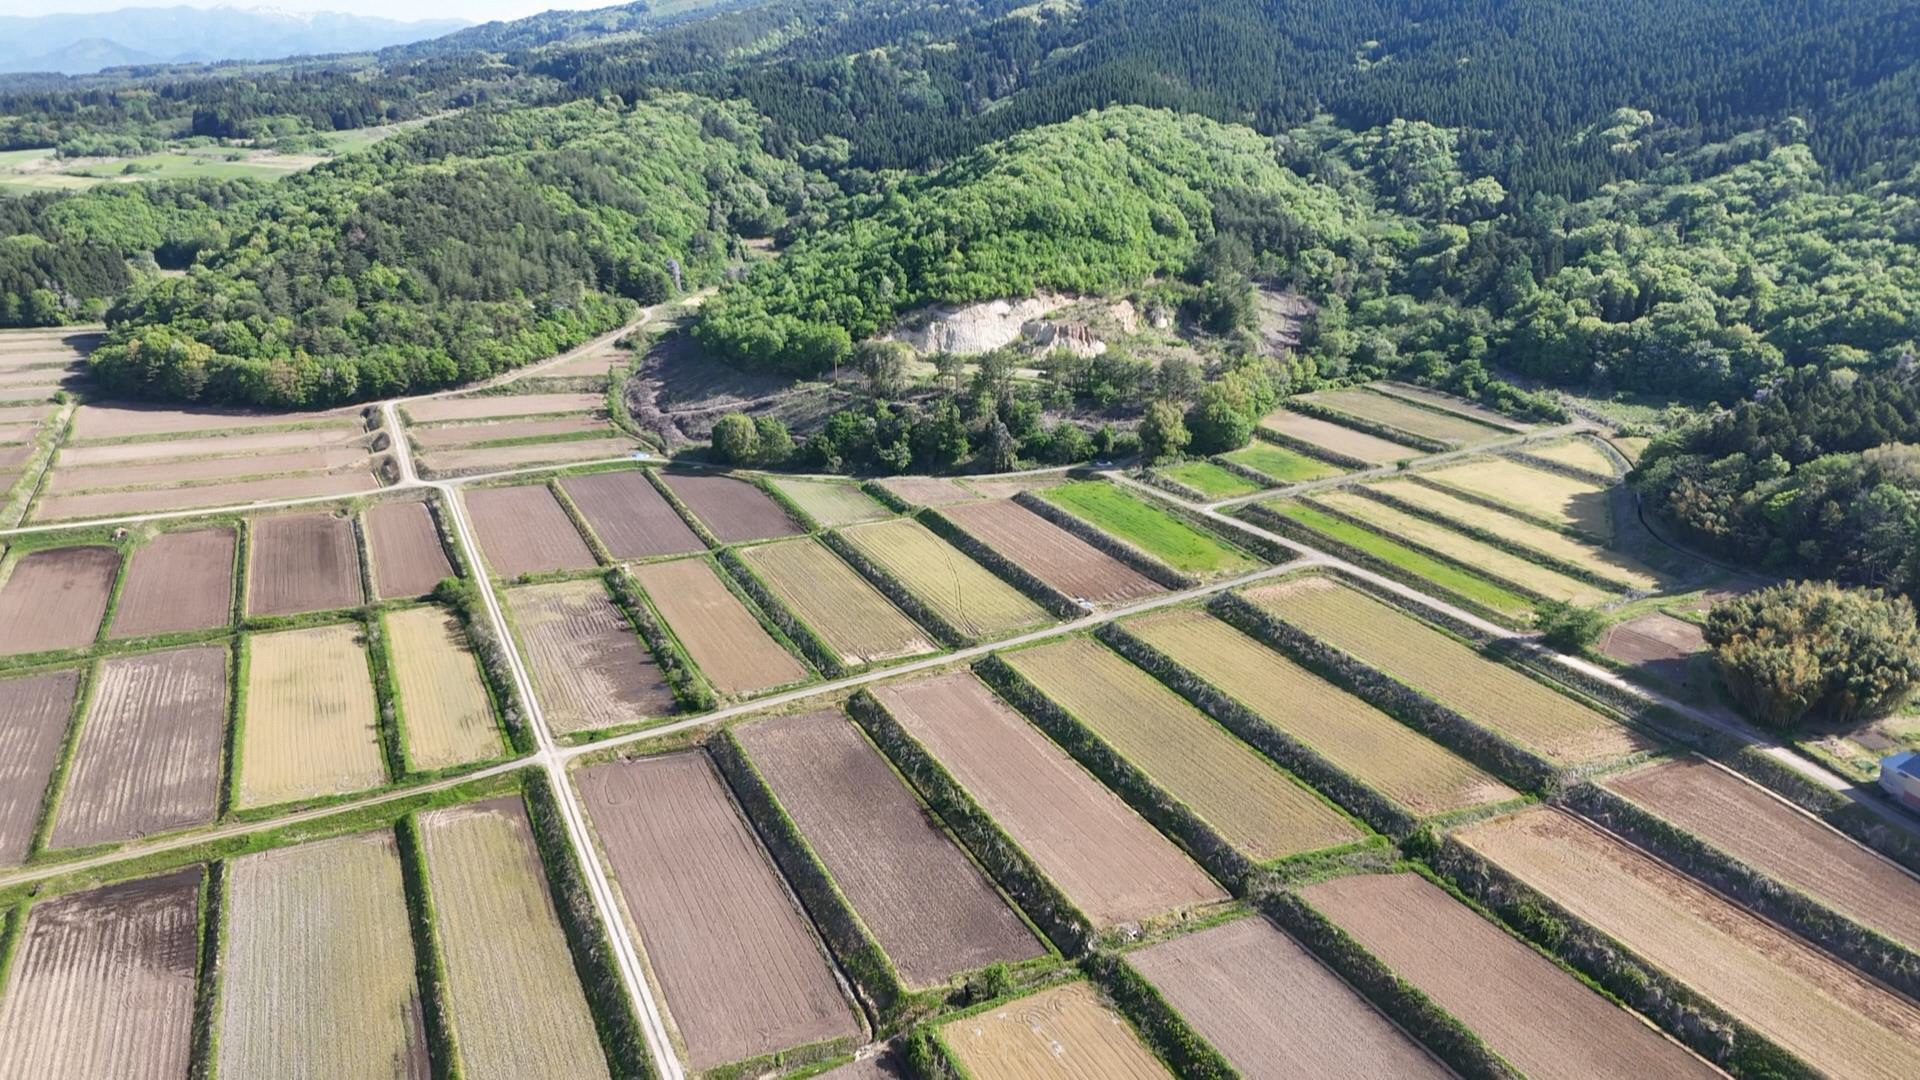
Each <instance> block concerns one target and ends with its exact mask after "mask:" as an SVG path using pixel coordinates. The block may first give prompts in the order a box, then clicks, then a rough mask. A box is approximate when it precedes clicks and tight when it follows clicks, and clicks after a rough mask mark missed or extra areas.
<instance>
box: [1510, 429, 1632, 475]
mask: <svg viewBox="0 0 1920 1080" xmlns="http://www.w3.org/2000/svg"><path fill="white" fill-rule="evenodd" d="M1527 454H1528V456H1530V457H1537V458H1542V459H1544V460H1546V461H1552V462H1557V463H1559V464H1561V465H1567V466H1570V467H1572V468H1575V469H1582V470H1585V471H1586V472H1590V473H1597V474H1599V475H1600V476H1612V475H1614V474H1615V473H1617V472H1619V471H1620V466H1619V465H1618V464H1617V463H1616V462H1615V461H1614V460H1613V455H1612V454H1609V453H1607V452H1606V451H1605V450H1603V449H1601V448H1600V444H1599V443H1597V442H1594V441H1593V440H1592V439H1582V438H1572V439H1568V440H1567V441H1565V442H1557V443H1554V444H1552V445H1551V446H1540V447H1534V446H1529V447H1527Z"/></svg>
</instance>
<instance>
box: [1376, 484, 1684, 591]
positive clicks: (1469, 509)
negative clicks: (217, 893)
mask: <svg viewBox="0 0 1920 1080" xmlns="http://www.w3.org/2000/svg"><path fill="white" fill-rule="evenodd" d="M1373 488H1374V490H1376V491H1379V492H1381V493H1382V494H1385V495H1390V496H1392V497H1393V498H1395V499H1398V500H1400V501H1401V502H1403V503H1407V504H1409V505H1411V506H1415V507H1418V508H1420V509H1422V510H1426V511H1427V512H1429V513H1432V514H1436V515H1438V516H1439V517H1441V518H1443V519H1445V520H1447V521H1457V522H1459V523H1461V524H1463V525H1470V526H1473V527H1475V528H1478V529H1481V530H1484V531H1486V532H1490V533H1492V534H1494V535H1495V536H1501V537H1505V538H1506V539H1507V540H1510V541H1512V542H1513V543H1515V544H1518V545H1520V546H1521V547H1524V548H1527V549H1529V550H1532V551H1537V552H1539V553H1540V554H1542V555H1547V556H1550V557H1552V558H1556V559H1559V560H1560V561H1561V562H1565V563H1571V564H1572V565H1574V566H1578V567H1580V568H1581V569H1583V570H1587V571H1590V572H1592V573H1594V574H1598V575H1599V576H1601V577H1603V578H1605V579H1607V580H1608V581H1612V582H1616V583H1618V584H1620V585H1623V586H1625V587H1627V588H1631V589H1640V590H1649V591H1650V590H1653V589H1658V588H1660V587H1661V586H1662V584H1663V582H1664V580H1665V579H1664V577H1663V576H1662V575H1661V573H1660V571H1658V570H1655V569H1653V568H1652V567H1650V566H1648V565H1646V564H1645V563H1643V562H1641V561H1640V560H1638V559H1635V558H1633V557H1632V556H1630V555H1626V554H1623V553H1621V552H1618V551H1614V550H1612V549H1610V548H1604V547H1601V546H1600V545H1598V544H1590V543H1587V542H1586V541H1584V540H1579V539H1576V538H1574V537H1571V536H1568V535H1567V534H1566V533H1563V532H1558V531H1556V530H1554V529H1548V528H1543V527H1542V526H1539V525H1535V524H1534V523H1533V522H1531V521H1526V520H1524V519H1522V518H1518V517H1515V516H1513V515H1512V514H1503V513H1501V512H1500V511H1498V510H1492V509H1489V508H1487V507H1485V506H1482V505H1480V504H1479V503H1476V502H1470V501H1468V500H1466V499H1462V498H1460V497H1459V496H1457V495H1452V494H1449V493H1447V492H1444V491H1440V490H1438V489H1436V488H1430V487H1428V486H1426V485H1425V484H1417V483H1415V482H1413V481H1411V480H1401V479H1393V480H1382V481H1380V482H1379V483H1377V484H1375V485H1373Z"/></svg>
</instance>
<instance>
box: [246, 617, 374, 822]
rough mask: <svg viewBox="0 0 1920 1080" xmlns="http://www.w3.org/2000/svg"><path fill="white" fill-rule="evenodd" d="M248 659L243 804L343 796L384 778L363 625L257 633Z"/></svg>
mask: <svg viewBox="0 0 1920 1080" xmlns="http://www.w3.org/2000/svg"><path fill="white" fill-rule="evenodd" d="M246 655H247V685H246V692H247V697H246V703H247V707H246V715H245V716H244V717H243V718H242V723H243V724H245V727H244V728H243V734H242V736H241V738H240V749H239V763H238V769H239V774H240V776H239V789H238V791H239V794H238V797H237V799H236V800H235V801H236V802H237V804H238V805H240V806H271V805H273V804H276V803H283V802H292V801H294V800H297V799H310V798H316V797H319V796H323V795H337V794H341V793H343V792H348V791H359V790H361V789H363V788H370V787H376V786H378V785H379V784H381V783H383V782H384V781H385V780H386V778H387V766H386V760H385V758H384V757H382V755H381V752H380V736H379V732H378V730H377V728H376V724H377V720H378V708H377V706H376V705H375V703H374V696H373V679H372V676H371V675H370V674H368V670H367V655H366V649H365V646H364V645H363V644H362V643H361V640H360V631H359V627H358V626H356V625H353V624H345V625H334V626H319V627H313V628H311V629H307V630H285V631H281V632H279V633H274V634H255V635H253V636H252V637H250V638H248V639H247V643H246Z"/></svg>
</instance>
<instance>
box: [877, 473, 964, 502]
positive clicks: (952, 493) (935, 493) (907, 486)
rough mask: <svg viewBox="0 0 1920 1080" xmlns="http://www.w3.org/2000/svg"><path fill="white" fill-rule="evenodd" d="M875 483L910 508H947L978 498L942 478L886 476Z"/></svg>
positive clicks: (956, 484) (957, 482) (958, 484)
mask: <svg viewBox="0 0 1920 1080" xmlns="http://www.w3.org/2000/svg"><path fill="white" fill-rule="evenodd" d="M875 482H876V483H878V484H879V485H880V486H881V487H882V488H884V489H885V490H886V491H887V493H888V494H890V495H892V496H893V497H894V498H896V499H899V500H900V501H901V502H904V503H907V504H908V505H910V506H949V505H951V504H953V503H962V502H971V501H972V500H974V499H977V498H979V497H980V496H979V495H978V494H976V493H974V492H973V491H971V490H970V489H968V488H966V487H963V486H961V484H960V482H959V481H957V480H949V479H947V478H946V477H944V476H888V477H885V478H883V479H880V480H878V481H875Z"/></svg>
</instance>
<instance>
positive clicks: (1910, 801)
mask: <svg viewBox="0 0 1920 1080" xmlns="http://www.w3.org/2000/svg"><path fill="white" fill-rule="evenodd" d="M1880 786H1881V787H1882V788H1885V789H1886V792H1887V794H1888V795H1891V796H1893V801H1894V802H1897V803H1899V804H1900V805H1902V806H1904V807H1906V808H1907V809H1909V810H1911V811H1913V812H1914V813H1916V814H1920V752H1916V751H1913V750H1907V751H1904V752H1902V753H1898V754H1893V755H1891V756H1889V757H1887V758H1884V759H1882V760H1881V762H1880Z"/></svg>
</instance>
